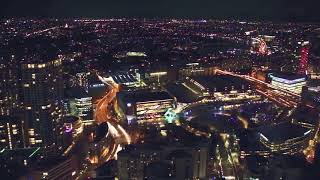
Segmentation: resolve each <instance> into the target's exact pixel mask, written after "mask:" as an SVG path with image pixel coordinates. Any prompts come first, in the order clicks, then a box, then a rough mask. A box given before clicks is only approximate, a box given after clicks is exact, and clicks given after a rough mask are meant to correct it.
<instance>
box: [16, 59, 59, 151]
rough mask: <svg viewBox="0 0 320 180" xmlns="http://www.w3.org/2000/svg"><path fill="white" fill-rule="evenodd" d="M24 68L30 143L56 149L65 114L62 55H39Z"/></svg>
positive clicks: (27, 133) (24, 105)
mask: <svg viewBox="0 0 320 180" xmlns="http://www.w3.org/2000/svg"><path fill="white" fill-rule="evenodd" d="M29 62H30V61H29ZM21 68H22V70H21V71H22V93H23V108H24V112H25V114H24V118H25V124H26V127H25V131H26V132H25V133H26V146H27V147H41V148H44V149H45V152H56V151H55V150H57V147H58V146H59V144H58V140H59V137H60V136H61V133H62V126H61V124H62V118H63V111H62V104H63V102H62V100H63V79H62V75H63V73H62V62H61V59H56V60H52V61H40V60H38V59H37V60H36V61H35V63H28V64H22V66H21Z"/></svg>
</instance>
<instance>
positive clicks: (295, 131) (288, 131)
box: [259, 122, 310, 143]
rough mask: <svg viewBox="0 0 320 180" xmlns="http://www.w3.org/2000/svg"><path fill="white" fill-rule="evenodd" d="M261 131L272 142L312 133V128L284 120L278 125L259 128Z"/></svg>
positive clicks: (280, 141)
mask: <svg viewBox="0 0 320 180" xmlns="http://www.w3.org/2000/svg"><path fill="white" fill-rule="evenodd" d="M259 132H260V133H261V134H263V135H264V136H265V137H266V138H267V139H268V140H269V141H270V142H272V143H282V142H284V141H287V140H290V139H294V138H298V137H302V136H304V135H305V134H307V133H310V130H309V129H307V128H304V127H301V126H299V125H296V124H292V123H290V122H283V123H280V124H276V125H269V126H263V127H261V128H260V129H259Z"/></svg>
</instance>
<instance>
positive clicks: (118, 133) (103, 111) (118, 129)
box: [95, 76, 131, 162]
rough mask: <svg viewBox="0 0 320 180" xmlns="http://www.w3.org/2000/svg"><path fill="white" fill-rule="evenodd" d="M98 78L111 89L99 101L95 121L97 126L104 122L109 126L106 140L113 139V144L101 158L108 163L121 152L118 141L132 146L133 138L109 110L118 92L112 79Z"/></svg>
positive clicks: (104, 151)
mask: <svg viewBox="0 0 320 180" xmlns="http://www.w3.org/2000/svg"><path fill="white" fill-rule="evenodd" d="M98 78H99V79H100V80H101V81H102V82H103V83H105V84H106V85H108V86H109V87H111V89H110V90H109V91H108V92H107V93H106V94H105V96H104V97H102V98H101V99H100V100H98V101H97V105H96V112H95V120H96V122H97V124H101V123H103V122H106V123H107V124H108V133H107V135H106V138H112V143H110V144H109V145H108V147H106V148H105V149H103V150H102V154H101V156H100V159H101V160H102V162H106V161H109V160H111V159H114V158H116V155H117V153H118V152H119V151H120V150H121V145H120V143H119V142H118V141H117V139H123V140H124V142H123V141H121V144H122V143H123V144H130V143H131V138H130V136H129V134H128V133H127V132H126V131H125V129H124V128H123V127H122V126H121V125H120V124H119V123H118V122H117V120H116V119H115V118H113V115H112V112H111V111H110V110H109V109H108V107H110V106H112V105H113V103H114V99H115V97H116V94H117V92H118V88H117V86H116V85H114V83H112V82H110V80H111V79H108V78H103V77H101V76H98Z"/></svg>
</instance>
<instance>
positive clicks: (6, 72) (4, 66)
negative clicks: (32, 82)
mask: <svg viewBox="0 0 320 180" xmlns="http://www.w3.org/2000/svg"><path fill="white" fill-rule="evenodd" d="M14 61H15V57H14V56H10V57H9V56H3V57H0V115H12V114H13V111H14V109H15V108H16V107H17V106H18V104H19V102H18V86H17V81H18V77H17V72H16V69H15V68H14V67H13V64H14Z"/></svg>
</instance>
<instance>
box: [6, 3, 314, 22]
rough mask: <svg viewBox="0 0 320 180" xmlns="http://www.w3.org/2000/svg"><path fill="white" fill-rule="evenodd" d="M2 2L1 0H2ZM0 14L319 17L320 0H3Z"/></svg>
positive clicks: (293, 19)
mask: <svg viewBox="0 0 320 180" xmlns="http://www.w3.org/2000/svg"><path fill="white" fill-rule="evenodd" d="M1 1H3V0H1ZM0 15H1V16H2V17H3V16H42V17H147V18H152V17H178V18H179V17H189V18H201V17H204V18H236V19H257V20H260V19H262V20H263V19H264V20H279V21H318V22H319V20H320V0H263V1H262V0H5V2H1V3H0Z"/></svg>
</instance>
